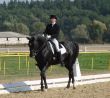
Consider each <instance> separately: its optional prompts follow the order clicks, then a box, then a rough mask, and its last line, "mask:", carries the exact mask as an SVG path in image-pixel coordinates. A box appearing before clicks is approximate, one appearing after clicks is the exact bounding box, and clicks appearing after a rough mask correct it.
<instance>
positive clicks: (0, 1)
mask: <svg viewBox="0 0 110 98" xmlns="http://www.w3.org/2000/svg"><path fill="white" fill-rule="evenodd" d="M4 1H5V2H6V3H8V2H9V1H10V0H0V3H3V2H4ZM19 1H26V0H19ZM28 1H31V0H28ZM34 1H36V0H34ZM41 1H43V0H41ZM71 1H74V0H71Z"/></svg>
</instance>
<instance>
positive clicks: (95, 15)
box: [0, 0, 110, 43]
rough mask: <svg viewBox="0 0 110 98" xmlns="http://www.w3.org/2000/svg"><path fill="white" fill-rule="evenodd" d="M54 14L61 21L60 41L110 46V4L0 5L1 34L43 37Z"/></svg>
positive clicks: (79, 0)
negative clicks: (12, 32) (13, 33)
mask: <svg viewBox="0 0 110 98" xmlns="http://www.w3.org/2000/svg"><path fill="white" fill-rule="evenodd" d="M51 14H55V15H57V17H58V23H59V25H60V27H61V32H60V39H61V40H64V35H65V37H66V38H68V39H70V40H75V41H77V42H80V43H109V42H110V0H44V1H39V0H37V1H34V0H31V1H30V2H29V1H28V0H27V1H25V2H20V1H18V0H10V2H9V3H6V2H4V3H3V4H0V31H14V32H18V33H22V34H29V35H33V34H35V33H43V32H44V30H45V27H46V25H47V24H48V23H49V15H51Z"/></svg>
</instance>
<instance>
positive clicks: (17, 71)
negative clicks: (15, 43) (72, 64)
mask: <svg viewBox="0 0 110 98" xmlns="http://www.w3.org/2000/svg"><path fill="white" fill-rule="evenodd" d="M35 63H36V61H35V60H34V59H33V58H30V57H28V56H23V55H21V56H17V55H16V54H14V55H13V56H12V55H9V56H4V57H0V80H4V79H8V80H9V79H11V78H12V79H13V77H16V78H18V77H19V78H24V77H25V78H26V77H31V78H32V77H36V78H37V77H39V69H38V68H36V66H35ZM79 63H80V68H81V71H82V72H85V73H86V72H98V71H102V72H104V71H109V70H110V53H80V55H79ZM47 74H48V76H49V77H52V76H54V77H62V76H67V70H66V69H65V68H64V67H61V66H60V65H56V66H52V67H50V68H49V69H48V71H47ZM14 79H15V78H14Z"/></svg>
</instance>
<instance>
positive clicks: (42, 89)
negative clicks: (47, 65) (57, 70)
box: [40, 71, 44, 91]
mask: <svg viewBox="0 0 110 98" xmlns="http://www.w3.org/2000/svg"><path fill="white" fill-rule="evenodd" d="M40 75H41V91H44V86H43V72H42V71H41V74H40Z"/></svg>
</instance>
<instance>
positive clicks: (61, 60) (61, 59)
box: [58, 52, 64, 66]
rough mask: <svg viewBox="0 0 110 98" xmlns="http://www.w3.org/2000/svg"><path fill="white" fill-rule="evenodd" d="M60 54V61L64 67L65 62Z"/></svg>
mask: <svg viewBox="0 0 110 98" xmlns="http://www.w3.org/2000/svg"><path fill="white" fill-rule="evenodd" d="M58 54H59V60H60V63H61V66H64V62H63V58H62V55H61V52H58Z"/></svg>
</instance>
